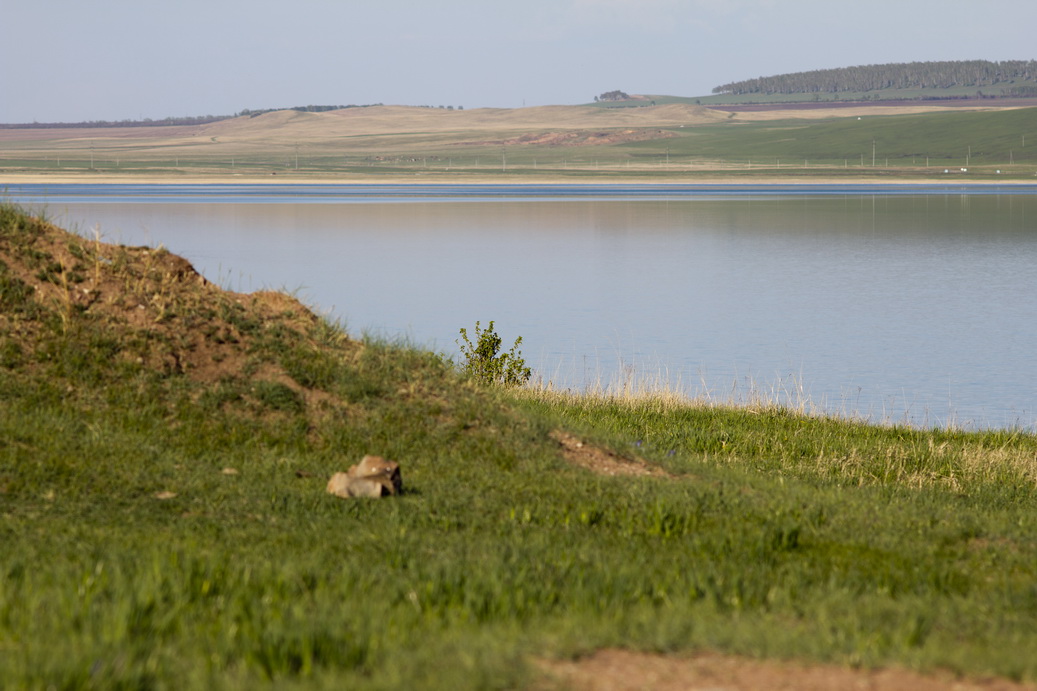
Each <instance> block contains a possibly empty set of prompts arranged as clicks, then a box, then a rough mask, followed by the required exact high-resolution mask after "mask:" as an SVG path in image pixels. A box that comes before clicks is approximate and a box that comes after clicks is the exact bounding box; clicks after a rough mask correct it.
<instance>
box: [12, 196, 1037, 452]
mask: <svg viewBox="0 0 1037 691" xmlns="http://www.w3.org/2000/svg"><path fill="white" fill-rule="evenodd" d="M6 196H7V197H8V198H10V199H13V200H15V201H19V202H22V203H25V204H26V205H28V206H29V207H30V208H32V207H38V206H40V205H45V206H46V207H47V213H48V214H49V215H50V217H51V218H52V219H54V220H55V221H57V222H59V223H60V224H63V225H65V226H66V227H75V228H76V229H78V230H79V231H80V232H83V233H88V234H90V233H92V231H93V229H94V228H95V227H96V228H98V229H99V231H100V233H101V235H102V237H103V238H104V239H106V240H107V241H110V242H121V243H126V244H149V245H158V244H162V245H164V246H166V247H167V248H169V249H170V250H171V251H173V252H176V253H177V254H181V255H183V256H185V257H187V258H188V259H189V260H190V261H191V262H192V263H193V264H194V265H195V267H196V268H197V269H198V270H199V271H201V272H202V273H203V274H205V275H206V276H207V277H208V278H209V279H210V280H213V281H215V282H218V283H220V284H222V285H224V286H226V287H229V288H232V289H235V290H241V291H250V290H257V289H261V288H274V289H287V290H289V291H295V292H296V293H297V294H298V295H299V296H300V297H301V298H302V299H303V300H304V301H305V302H307V303H309V304H311V305H314V306H315V307H317V308H318V310H320V311H323V312H326V313H328V314H330V315H331V316H333V317H335V318H339V319H341V320H343V321H344V322H345V324H346V327H347V330H349V331H350V332H351V333H354V334H359V333H361V332H364V331H368V332H372V333H375V334H379V335H385V336H389V337H399V336H403V337H406V338H408V339H409V340H411V341H412V342H414V343H416V344H420V345H425V346H429V347H431V348H434V349H436V350H441V351H444V352H448V353H456V352H457V346H456V343H455V339H456V338H457V337H458V329H459V328H461V327H467V328H468V329H469V331H471V329H472V327H473V326H474V325H475V322H476V320H480V321H482V323H483V325H485V324H486V322H487V321H489V320H491V319H492V320H495V321H496V327H497V330H498V332H500V334H501V335H502V336H503V337H504V339H505V343H506V345H510V343H511V342H512V341H513V340H514V338H515V337H516V336H518V335H521V336H522V337H523V344H522V346H521V348H522V352H523V354H524V355H525V357H526V359H527V361H528V362H529V363H530V364H531V365H533V366H534V368H535V369H536V370H537V372H538V374H539V375H540V376H542V377H543V378H544V379H547V380H551V381H553V382H554V383H555V384H556V385H560V386H571V387H583V386H587V385H593V384H596V383H598V382H604V383H608V382H611V381H617V380H618V381H622V380H624V379H625V378H628V377H630V376H634V377H635V378H647V379H654V378H656V377H659V376H661V377H662V378H663V379H664V380H665V381H667V382H669V383H670V384H671V385H673V386H678V387H681V388H682V389H684V390H685V391H687V392H688V393H689V394H691V395H708V396H711V397H713V398H715V399H719V400H728V399H729V398H734V399H736V400H738V399H741V400H745V399H747V398H749V397H752V396H753V395H756V394H760V395H763V396H764V397H766V398H768V399H772V400H778V401H781V402H790V403H793V404H795V403H798V402H799V401H801V400H803V399H808V400H809V401H811V402H812V403H813V404H814V405H815V406H817V407H820V408H823V409H824V410H827V411H830V412H834V413H839V414H850V415H860V416H865V417H868V418H870V419H874V420H879V421H887V422H907V423H910V424H914V425H920V426H947V425H958V426H963V427H967V428H973V427H1013V428H1022V429H1027V430H1031V431H1033V430H1034V429H1035V424H1034V423H1035V421H1037V363H1035V358H1034V346H1035V344H1037V298H1035V295H1034V291H1035V289H1037V187H1034V186H1020V187H1013V186H1003V187H978V186H977V187H961V186H954V187H947V186H933V187H923V188H918V187H909V188H907V187H895V186H889V187H883V186H846V185H842V186H798V185H797V186H786V187H782V186H756V187H729V186H695V187H687V186H666V185H659V186H623V187H599V186H594V187H581V186H562V187H551V186H445V187H444V186H426V187H420V186H415V187H408V186H305V187H288V186H283V187H282V186H276V187H275V186H252V187H249V186H216V185H213V186H198V187H194V186H163V187H155V186H128V185H127V186H116V187H105V186H90V185H70V186H62V185H48V186H46V187H43V186H31V185H25V186H9V187H8V188H7V191H6Z"/></svg>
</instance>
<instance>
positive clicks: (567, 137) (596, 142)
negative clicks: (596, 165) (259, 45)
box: [455, 129, 676, 146]
mask: <svg viewBox="0 0 1037 691" xmlns="http://www.w3.org/2000/svg"><path fill="white" fill-rule="evenodd" d="M674 136H676V135H675V134H674V133H673V132H669V131H667V130H659V129H624V130H566V131H560V132H557V131H556V132H531V133H529V134H523V135H520V136H518V137H511V138H510V139H493V140H486V141H477V142H459V143H457V144H455V146H601V145H604V144H627V143H630V142H644V141H649V140H652V139H667V138H669V137H674Z"/></svg>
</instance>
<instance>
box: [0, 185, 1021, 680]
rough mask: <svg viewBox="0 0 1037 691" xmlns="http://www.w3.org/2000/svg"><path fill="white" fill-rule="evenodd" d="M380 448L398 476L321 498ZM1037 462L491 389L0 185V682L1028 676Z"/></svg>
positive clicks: (771, 419) (902, 434)
mask: <svg viewBox="0 0 1037 691" xmlns="http://www.w3.org/2000/svg"><path fill="white" fill-rule="evenodd" d="M461 326H469V327H470V326H471V325H458V327H461ZM558 430H564V431H567V432H568V433H571V434H574V435H577V436H578V437H579V438H581V439H582V440H584V441H585V442H586V444H585V446H586V448H587V449H599V450H600V449H608V450H611V451H612V452H613V453H614V457H615V458H617V459H619V460H620V461H622V460H624V459H634V458H635V457H637V458H641V459H644V461H645V462H646V463H647V464H648V465H649V466H651V467H655V468H658V469H662V470H664V471H666V473H667V474H666V475H665V476H659V477H627V476H606V475H600V474H595V473H592V472H590V471H588V470H585V469H583V468H580V467H577V466H575V465H573V464H571V463H570V462H569V461H567V460H566V458H565V457H564V456H563V453H562V450H561V449H560V447H559V445H558V443H557V442H556V441H554V438H553V433H555V432H557V431H558ZM367 453H373V454H379V455H384V456H386V457H389V458H393V459H395V460H398V461H399V463H400V464H401V467H402V471H403V481H404V493H403V495H402V496H399V497H387V498H383V499H378V500H351V501H346V500H341V499H338V498H335V497H332V496H330V495H328V494H326V493H325V491H324V485H325V483H326V481H327V478H328V477H329V476H330V475H331V473H333V472H335V471H339V470H344V469H345V468H346V467H347V466H348V465H350V464H352V463H355V462H356V461H358V460H359V458H360V457H361V456H362V455H364V454H367ZM1035 459H1037V438H1034V437H1033V436H1032V435H1028V434H1020V433H1017V432H1013V431H990V432H984V433H965V432H956V431H921V430H912V429H907V428H903V427H897V426H888V427H883V426H870V425H865V424H861V423H857V422H850V421H839V420H832V419H821V418H814V417H808V416H805V415H802V414H799V413H797V412H796V411H793V410H788V409H783V408H780V407H776V406H770V405H758V406H748V407H746V408H741V409H739V408H729V407H722V406H715V405H708V404H706V403H704V402H695V401H672V400H671V401H664V400H663V399H661V398H656V399H653V398H651V397H648V398H637V399H609V398H600V397H589V396H562V395H558V394H549V393H544V392H537V391H531V390H504V389H499V388H494V387H487V386H485V385H480V384H478V383H477V382H474V381H471V380H466V379H464V378H463V377H462V376H461V374H460V373H459V370H458V368H457V366H456V365H455V363H452V362H450V361H448V360H447V359H445V358H444V357H443V356H440V355H436V354H434V353H429V352H425V351H422V350H420V349H416V348H413V347H411V346H408V345H407V344H405V343H385V342H382V341H378V340H376V339H371V338H361V339H354V338H351V337H347V336H346V335H345V334H344V333H343V332H342V331H341V330H340V328H339V327H337V326H336V325H332V324H328V323H327V322H324V321H322V320H319V319H316V318H313V317H312V316H311V315H309V314H308V313H307V312H305V311H304V310H301V309H300V308H299V306H298V305H296V304H294V303H293V301H291V300H290V299H288V298H287V297H284V296H276V295H266V294H263V295H256V296H238V295H233V294H229V293H225V292H223V291H221V290H219V289H217V288H215V287H213V286H211V285H207V284H204V283H203V282H201V281H199V280H198V278H197V277H196V276H195V275H193V273H192V272H190V271H188V270H186V269H185V268H184V266H183V263H181V262H179V261H177V259H176V258H175V257H173V256H172V255H169V254H168V253H166V252H164V251H162V250H150V251H148V250H144V249H142V248H121V247H112V246H108V245H103V244H101V243H98V242H96V241H95V240H92V239H85V238H80V237H77V236H73V235H67V234H65V233H64V232H63V231H59V230H57V229H55V228H53V227H51V226H48V225H46V224H44V223H41V222H39V221H37V220H34V219H31V218H28V217H26V216H25V215H24V214H23V213H22V212H20V211H19V210H17V209H15V208H13V207H11V206H8V205H5V206H3V207H2V208H0V544H2V545H3V550H2V556H0V687H3V688H68V689H73V688H155V689H162V688H176V689H183V688H205V689H213V688H216V689H220V688H227V689H236V688H256V687H276V688H371V689H379V688H449V689H487V688H517V687H519V688H521V687H533V686H538V685H539V686H538V688H545V687H544V686H543V684H544V683H545V682H544V680H543V679H542V678H541V677H540V674H541V673H542V672H541V671H540V667H538V665H537V661H542V660H552V659H566V658H572V657H575V656H579V655H582V654H586V653H589V652H591V651H593V650H597V649H600V648H605V647H621V648H628V649H632V650H641V651H649V652H657V653H664V654H669V653H680V652H688V651H695V650H715V651H722V652H725V653H734V654H740V655H744V656H749V657H759V658H778V659H786V658H792V659H798V660H806V661H827V662H833V663H837V664H842V665H853V666H861V667H864V668H870V667H879V666H901V667H906V668H911V669H918V670H927V671H928V670H934V669H946V670H951V671H953V672H954V673H957V674H962V675H966V676H970V677H980V676H989V675H997V676H1003V677H1008V678H1011V679H1016V680H1029V681H1031V682H1033V681H1037V657H1035V656H1034V655H1033V651H1034V650H1037V586H1035V583H1037V512H1035V511H1034V506H1035V500H1037V460H1035Z"/></svg>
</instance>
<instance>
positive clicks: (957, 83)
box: [713, 60, 1037, 95]
mask: <svg viewBox="0 0 1037 691" xmlns="http://www.w3.org/2000/svg"><path fill="white" fill-rule="evenodd" d="M1034 80H1037V60H1006V61H1003V62H990V61H988V60H959V61H946V62H911V63H891V64H886V65H863V66H857V67H841V68H836V69H829V70H814V71H811V72H797V73H794V74H780V75H777V76H774V77H758V78H756V79H747V80H745V81H740V82H731V83H730V84H722V85H720V86H718V87H716V88H714V89H713V93H715V94H734V95H744V94H800V93H836V92H840V91H856V92H860V91H878V90H882V89H949V88H953V87H963V86H964V87H976V88H982V87H992V86H1004V87H1005V88H1004V89H1003V91H1004V92H1005V94H1004V95H1021V94H1018V93H1011V94H1009V93H1008V92H1011V91H1013V90H1016V89H1023V90H1025V89H1026V87H1013V86H1011V85H1012V83H1013V82H1015V81H1034Z"/></svg>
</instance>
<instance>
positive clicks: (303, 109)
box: [238, 103, 382, 118]
mask: <svg viewBox="0 0 1037 691" xmlns="http://www.w3.org/2000/svg"><path fill="white" fill-rule="evenodd" d="M380 105H382V104H381V103H368V104H364V105H355V104H350V105H348V106H294V107H292V108H264V109H262V110H249V109H248V108H246V109H245V110H243V111H241V112H240V113H238V115H239V116H244V115H247V116H249V117H250V118H254V117H256V116H257V115H263V114H265V113H276V112H278V111H281V110H294V111H296V112H299V113H326V112H328V111H329V110H345V109H346V108H370V107H371V106H380Z"/></svg>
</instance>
